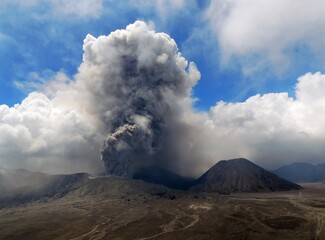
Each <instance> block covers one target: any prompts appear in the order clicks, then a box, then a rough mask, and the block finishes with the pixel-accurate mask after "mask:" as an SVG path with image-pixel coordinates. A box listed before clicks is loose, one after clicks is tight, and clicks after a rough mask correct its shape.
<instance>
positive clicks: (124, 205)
mask: <svg viewBox="0 0 325 240" xmlns="http://www.w3.org/2000/svg"><path fill="white" fill-rule="evenodd" d="M303 187H304V189H303V190H301V191H290V192H277V193H238V194H231V195H218V194H195V193H187V192H181V191H172V192H168V193H163V194H157V193H154V194H153V193H150V192H148V193H146V192H137V191H133V192H130V193H127V194H125V191H124V194H113V195H107V196H104V195H100V196H99V195H98V194H87V193H86V194H84V193H83V194H82V193H81V192H80V190H78V191H74V192H72V193H69V194H67V195H66V196H64V197H60V198H50V199H41V200H38V201H34V202H29V203H25V204H21V205H16V206H10V207H4V208H2V209H0V239H15V240H16V239H24V240H27V239H33V240H36V239H42V240H43V239H70V240H82V239H92V240H99V239H110V240H122V239H138V240H140V239H141V240H146V239H263V240H268V239H270V240H271V239H295V240H296V239H315V240H320V239H325V226H324V220H325V184H303ZM117 190H118V189H117ZM117 190H116V191H117ZM121 192H123V186H122V187H121Z"/></svg>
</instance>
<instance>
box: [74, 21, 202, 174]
mask: <svg viewBox="0 0 325 240" xmlns="http://www.w3.org/2000/svg"><path fill="white" fill-rule="evenodd" d="M84 51H85V53H84V62H83V64H82V65H81V67H80V73H79V78H78V80H79V81H83V82H85V83H86V84H89V86H87V88H88V89H92V90H91V91H92V95H91V99H90V101H91V102H92V103H93V104H92V106H96V105H97V106H98V107H97V109H95V111H97V113H96V114H97V115H99V116H100V117H101V120H102V121H103V125H104V128H106V131H107V132H108V136H107V138H106V140H105V142H104V144H103V146H102V148H101V159H102V161H103V163H104V166H105V169H106V172H107V174H109V175H118V176H123V177H132V175H133V172H134V171H135V170H136V168H139V167H141V166H144V165H148V164H149V165H151V164H153V163H154V161H158V159H162V158H161V154H163V153H164V152H168V151H170V150H169V149H168V148H169V146H170V145H172V144H170V143H169V144H168V145H167V144H165V143H166V139H169V140H171V138H169V136H170V135H171V134H175V133H174V132H173V133H172V132H171V130H173V131H177V129H175V126H176V125H181V124H182V123H181V120H180V112H181V105H182V104H183V102H184V101H186V100H187V101H189V102H191V99H190V94H191V89H192V87H193V85H195V84H196V82H197V81H198V79H199V77H200V74H199V72H198V71H197V69H196V67H195V65H194V64H193V63H190V64H188V63H187V61H186V60H185V59H184V58H183V57H182V56H181V54H180V53H179V52H178V49H177V45H176V43H175V41H174V40H172V39H171V38H170V37H169V36H168V35H167V34H164V33H155V32H154V31H151V30H149V29H148V27H147V25H146V24H145V23H143V22H139V21H138V22H135V23H134V24H132V25H129V26H128V27H127V28H126V29H125V30H117V31H115V32H113V33H111V34H109V35H108V36H101V37H99V38H98V39H96V38H94V37H92V36H90V35H88V36H87V37H86V39H85V41H84ZM89 70H90V71H89ZM89 72H91V73H92V74H93V75H92V77H91V78H89V77H88V76H87V75H88V73H89ZM84 77H86V78H84ZM83 78H84V79H83ZM85 80H86V81H85ZM166 161H177V159H176V156H175V157H174V159H169V160H167V159H166ZM155 164H157V162H156V163H155ZM160 164H162V165H164V160H163V161H160Z"/></svg>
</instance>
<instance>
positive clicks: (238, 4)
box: [207, 0, 325, 74]
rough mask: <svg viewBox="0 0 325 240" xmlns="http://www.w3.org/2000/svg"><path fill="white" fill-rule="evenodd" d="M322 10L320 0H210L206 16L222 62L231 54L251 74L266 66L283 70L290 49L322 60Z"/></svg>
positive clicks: (324, 36)
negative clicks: (215, 37)
mask: <svg viewBox="0 0 325 240" xmlns="http://www.w3.org/2000/svg"><path fill="white" fill-rule="evenodd" d="M324 11H325V5H324V2H323V1H322V0H310V1H305V0H296V1H292V0H274V1H268V0H250V1H247V0H231V1H230V0H212V1H211V4H210V7H209V9H208V11H207V18H208V20H209V21H210V26H211V28H212V30H213V31H214V33H215V34H216V36H217V38H218V42H219V45H220V49H221V53H222V57H223V61H224V63H227V62H229V60H230V59H231V58H232V57H235V58H237V59H239V60H240V61H241V63H242V64H243V66H244V72H245V73H247V74H252V73H254V72H255V70H256V69H258V68H261V67H265V66H266V65H268V66H269V67H271V68H272V69H273V70H275V71H277V72H282V71H284V70H286V69H287V67H289V66H290V64H291V62H292V59H290V57H289V56H288V51H294V48H297V49H298V48H302V49H304V48H307V49H309V50H310V51H311V52H312V53H313V54H315V55H316V56H318V57H322V58H323V59H324V56H325V51H324V39H325V29H324V27H323V26H324V24H325V15H324Z"/></svg>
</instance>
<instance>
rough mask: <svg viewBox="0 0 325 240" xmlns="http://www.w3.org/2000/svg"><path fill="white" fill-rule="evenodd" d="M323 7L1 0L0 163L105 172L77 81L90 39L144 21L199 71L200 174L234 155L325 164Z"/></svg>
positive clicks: (272, 163)
mask: <svg viewBox="0 0 325 240" xmlns="http://www.w3.org/2000/svg"><path fill="white" fill-rule="evenodd" d="M324 12H325V4H324V3H323V1H322V0H310V1H306V0H273V1H269V0H250V1H247V0H232V1H230V0H202V1H199V0H188V1H186V0H156V1H151V0H125V1H114V0H70V1H64V0H24V1H21V0H1V1H0V136H1V138H0V167H2V166H5V167H10V166H11V167H26V168H30V169H33V170H44V169H45V171H48V169H49V168H50V169H51V170H52V171H54V172H55V171H56V172H60V171H62V169H64V170H66V169H69V170H68V171H87V170H89V167H90V170H89V171H91V170H93V171H95V170H98V166H100V165H101V163H100V162H99V160H98V159H99V156H98V154H99V151H98V149H99V148H100V146H101V145H102V143H103V139H104V138H105V134H107V133H106V132H105V131H107V129H105V131H103V132H102V133H101V134H102V135H101V136H97V133H98V132H99V131H100V130H102V129H101V127H100V126H99V125H100V124H99V125H98V126H97V125H96V124H98V121H97V122H96V121H95V120H94V119H92V116H91V112H85V111H84V109H83V105H82V104H87V102H86V103H84V102H83V101H79V100H80V99H82V97H81V98H80V93H75V92H74V91H77V90H80V89H77V88H76V87H75V86H74V85H73V83H74V82H76V74H78V72H79V73H80V71H79V67H80V66H81V64H82V63H83V45H84V42H83V41H84V39H85V38H86V36H87V34H91V35H92V36H94V37H95V39H98V37H99V36H102V35H105V36H108V35H110V33H112V32H114V31H116V30H117V29H125V28H126V27H127V26H128V25H129V24H133V23H134V22H135V21H136V20H140V21H144V22H145V23H146V26H148V28H150V29H154V31H155V32H157V33H158V32H164V33H167V34H168V35H169V36H170V37H171V38H172V39H174V40H175V42H176V43H177V46H178V49H179V52H181V53H182V55H183V56H184V57H185V59H187V60H188V61H189V62H194V63H195V64H196V66H197V68H198V70H199V71H200V73H201V78H200V80H199V81H198V83H197V85H195V86H194V88H193V89H192V94H193V96H192V98H190V99H191V100H190V102H191V101H192V100H193V99H196V100H195V101H193V102H194V104H193V106H192V105H191V106H187V105H186V106H184V108H183V109H180V111H179V112H181V113H183V114H185V113H186V114H187V115H186V117H185V118H184V119H185V120H184V119H182V120H180V121H185V122H186V124H189V125H190V126H192V128H193V129H194V130H193V132H192V131H191V132H190V133H189V136H190V137H189V138H188V139H183V140H182V141H183V142H184V143H187V144H188V145H189V146H195V147H196V148H197V149H200V151H199V152H200V153H203V155H204V156H202V160H201V162H199V163H195V164H196V165H198V166H199V167H198V168H197V171H198V172H199V171H201V170H203V169H206V168H207V167H209V166H211V165H213V164H214V163H215V162H216V161H217V160H220V159H229V158H235V157H247V158H249V159H251V160H253V161H255V162H256V163H260V164H261V165H262V166H264V167H267V168H275V167H277V166H281V165H283V164H288V163H291V162H296V161H309V162H311V163H319V162H324V161H325V150H324V148H323V147H322V146H324V144H325V126H324V124H323V123H324V121H325V107H324V102H325V95H324V94H323V93H324V92H325V75H324V72H325V65H324V62H325V28H324V26H325V15H324ZM98 41H99V40H98ZM102 54H107V56H108V55H109V54H110V52H107V53H102ZM82 74H85V73H82ZM86 75H87V74H86ZM86 78H87V77H86ZM71 86H72V87H71ZM76 89H77V90H76ZM89 91H90V92H91V90H89ZM70 93H71V96H69V97H68V96H66V95H65V94H68V95H69V94H70ZM73 94H76V96H75V95H73ZM73 97H76V98H75V99H73ZM78 99H79V100H78ZM187 100H188V99H187ZM78 101H79V102H82V103H78ZM62 116H65V117H64V118H63V117H62ZM92 120H94V122H93V123H92V122H91V121H92ZM63 133H64V134H63ZM67 142H69V144H67ZM216 146H217V147H216ZM196 148H194V149H196ZM54 149H56V150H54ZM80 149H82V151H81V152H80ZM94 149H96V151H95V150H94ZM89 154H92V155H91V156H90V155H89ZM13 159H14V160H13ZM21 159H24V160H21ZM60 159H67V161H65V162H62V161H61V160H60ZM71 159H72V160H71ZM78 159H79V160H78ZM89 159H97V160H96V161H97V162H96V164H94V163H93V162H89ZM74 161H77V162H78V161H79V162H78V163H79V165H78V166H80V167H79V168H73V167H71V166H72V165H73V164H72V163H73V162H74ZM191 164H193V165H194V163H191Z"/></svg>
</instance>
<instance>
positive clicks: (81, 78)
mask: <svg viewBox="0 0 325 240" xmlns="http://www.w3.org/2000/svg"><path fill="white" fill-rule="evenodd" d="M83 50H84V55H83V62H82V63H81V65H80V67H79V69H78V73H77V74H76V75H75V76H74V78H73V79H69V78H68V77H67V76H66V75H65V74H64V72H63V71H60V72H58V73H57V74H56V75H55V76H54V77H53V79H50V80H49V79H42V78H41V73H34V74H36V76H37V79H38V80H40V81H37V82H28V81H27V82H26V83H25V84H26V85H29V86H27V87H29V88H30V87H33V89H35V91H34V92H32V93H30V94H29V96H28V97H26V98H25V99H24V100H23V101H22V102H21V103H20V104H16V105H15V106H13V107H9V106H7V105H0V136H1V138H0V167H5V168H6V167H7V168H26V169H29V170H37V171H45V172H52V173H53V172H54V173H71V172H81V171H84V172H92V173H96V172H97V173H98V172H102V171H103V166H104V168H105V171H106V172H107V174H110V175H118V176H123V177H132V175H133V173H134V172H135V171H137V169H138V168H141V167H144V166H148V165H152V164H156V165H158V166H161V167H164V168H166V169H168V170H172V171H174V172H177V173H180V174H182V175H187V176H198V175H200V174H202V173H203V172H204V171H205V170H206V169H208V168H209V167H211V166H212V165H213V164H215V162H216V161H218V160H220V159H231V158H238V157H245V158H248V159H251V160H253V161H255V162H258V163H259V164H261V165H262V166H264V167H268V168H275V167H278V166H281V165H284V164H288V163H292V162H295V161H300V162H301V161H308V162H311V163H319V162H323V161H324V159H325V158H324V157H325V150H324V148H323V147H322V146H323V145H324V144H325V134H324V133H325V128H324V120H325V119H324V116H325V108H324V102H325V98H324V94H323V93H324V91H325V75H324V74H321V73H314V74H312V73H307V74H305V75H304V76H302V77H300V78H298V82H297V85H296V88H295V98H292V97H290V96H289V95H288V93H268V94H264V95H256V96H252V97H250V98H248V99H247V100H246V101H244V102H237V103H236V102H234V103H226V102H223V101H221V102H218V103H217V104H216V105H215V106H214V107H211V109H210V110H209V111H207V112H197V111H195V110H194V109H193V106H192V105H193V98H192V97H191V91H192V88H193V86H194V85H195V84H196V83H197V81H198V80H199V78H200V73H199V71H198V70H197V69H196V67H195V65H194V64H193V63H188V62H187V61H186V59H184V58H183V57H182V56H181V54H180V53H179V52H178V49H177V45H176V43H175V41H174V40H173V39H171V38H170V37H169V36H168V35H167V34H164V33H156V32H155V31H153V30H150V29H149V28H148V26H147V25H146V24H145V23H144V22H140V21H137V22H135V23H134V24H131V25H129V26H127V27H126V29H123V30H117V31H115V32H112V33H111V34H109V35H108V36H99V37H98V38H95V37H93V36H91V35H87V37H86V38H85V40H84V45H83ZM45 75H46V74H45ZM20 87H24V86H20ZM101 160H102V161H101Z"/></svg>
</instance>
